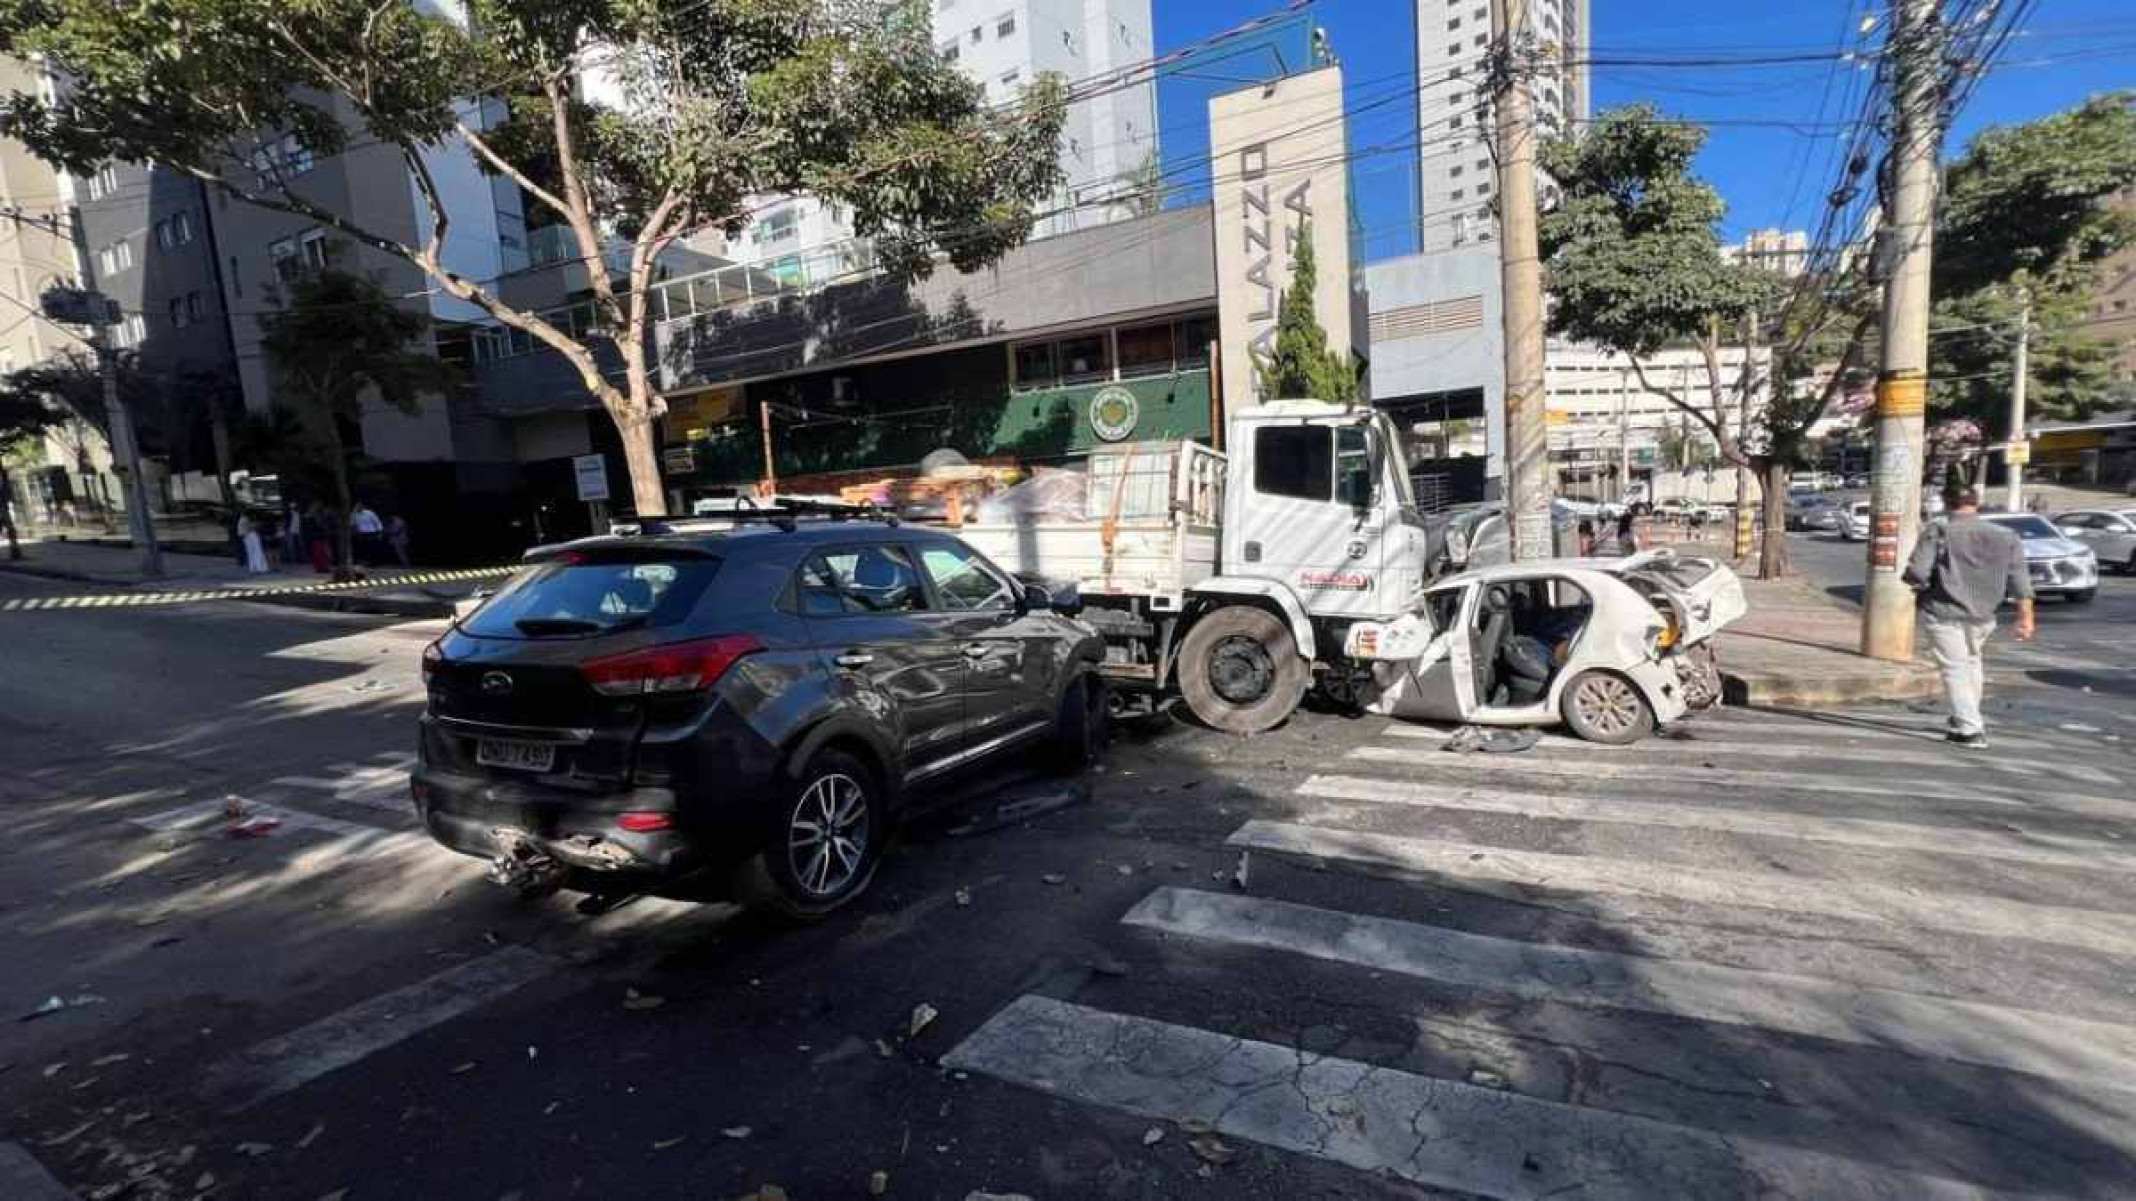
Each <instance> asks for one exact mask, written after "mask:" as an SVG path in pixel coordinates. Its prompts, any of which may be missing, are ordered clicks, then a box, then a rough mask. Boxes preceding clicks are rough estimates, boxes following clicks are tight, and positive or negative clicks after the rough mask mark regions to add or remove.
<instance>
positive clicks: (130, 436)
mask: <svg viewBox="0 0 2136 1201" xmlns="http://www.w3.org/2000/svg"><path fill="white" fill-rule="evenodd" d="M67 216H68V232H69V234H70V235H71V236H72V238H73V240H74V253H75V255H76V256H77V257H78V258H80V260H81V265H82V288H83V291H85V292H87V293H88V301H89V349H90V350H91V351H93V352H94V353H95V355H96V373H97V376H98V378H99V379H100V380H101V381H102V383H103V385H104V419H105V420H106V421H108V422H110V423H111V450H112V454H113V455H114V456H116V457H117V458H118V460H119V462H120V463H122V464H124V465H125V468H126V535H127V537H129V538H131V539H132V540H133V544H134V548H135V549H136V550H139V551H140V552H141V574H142V575H144V576H147V577H149V578H150V579H154V578H157V577H160V576H161V575H162V574H163V547H162V546H161V545H159V544H158V543H157V542H156V522H155V519H154V518H153V517H151V516H150V515H149V509H148V475H147V473H146V472H144V471H142V470H141V442H140V439H139V438H137V437H136V436H135V435H134V426H133V413H132V412H131V411H130V410H128V409H127V407H126V400H125V397H124V396H123V395H122V394H121V393H120V391H119V361H118V354H117V352H116V351H114V350H113V349H112V345H111V304H110V302H109V301H108V300H106V299H105V297H104V294H103V293H101V292H99V291H97V290H96V266H95V264H94V263H93V262H92V261H91V259H90V257H89V235H88V231H87V229H86V227H85V226H84V225H83V223H82V210H81V207H80V206H79V205H75V206H72V207H70V208H69V209H68V210H67Z"/></svg>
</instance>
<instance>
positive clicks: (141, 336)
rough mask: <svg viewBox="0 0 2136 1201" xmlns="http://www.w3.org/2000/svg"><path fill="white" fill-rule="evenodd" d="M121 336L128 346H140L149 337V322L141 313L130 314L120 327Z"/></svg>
mask: <svg viewBox="0 0 2136 1201" xmlns="http://www.w3.org/2000/svg"><path fill="white" fill-rule="evenodd" d="M119 335H120V338H121V340H122V341H123V342H124V343H125V344H126V345H128V346H139V345H140V344H141V343H142V342H143V341H144V340H146V339H147V337H148V322H146V321H144V320H142V319H141V314H139V313H133V314H129V315H128V316H127V318H126V320H125V321H123V322H121V323H120V325H119Z"/></svg>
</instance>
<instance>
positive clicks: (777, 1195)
mask: <svg viewBox="0 0 2136 1201" xmlns="http://www.w3.org/2000/svg"><path fill="white" fill-rule="evenodd" d="M741 1201H792V1198H790V1197H788V1196H787V1195H786V1190H785V1189H782V1188H780V1187H779V1186H778V1185H776V1184H766V1185H761V1186H759V1187H758V1188H757V1191H755V1192H753V1193H750V1194H748V1195H746V1196H744V1197H743V1198H742V1199H741Z"/></svg>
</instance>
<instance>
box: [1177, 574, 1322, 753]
mask: <svg viewBox="0 0 2136 1201" xmlns="http://www.w3.org/2000/svg"><path fill="white" fill-rule="evenodd" d="M1312 675H1313V673H1312V670H1311V668H1309V667H1308V666H1307V665H1306V662H1305V659H1304V658H1303V657H1302V656H1300V655H1299V653H1298V641H1297V639H1295V638H1293V637H1291V632H1290V627H1289V626H1288V625H1286V624H1284V622H1283V621H1282V619H1280V618H1278V617H1277V616H1276V615H1274V614H1273V613H1270V612H1269V611H1268V610H1266V609H1256V608H1254V607H1252V606H1250V605H1227V606H1225V607H1224V608H1221V609H1218V610H1217V611H1216V612H1214V613H1211V614H1209V615H1208V616H1206V617H1203V618H1202V619H1201V620H1200V621H1197V622H1195V623H1194V628H1193V629H1191V630H1188V631H1187V636H1186V638H1185V639H1184V640H1183V641H1182V642H1181V644H1180V648H1179V691H1180V695H1182V696H1184V697H1185V698H1186V701H1187V708H1188V709H1189V710H1191V711H1192V712H1193V714H1194V716H1195V717H1197V718H1199V719H1201V721H1202V722H1203V723H1204V724H1205V725H1208V726H1210V727H1212V728H1214V729H1218V730H1222V731H1224V732H1225V733H1227V734H1258V733H1260V732H1261V731H1263V730H1268V729H1273V728H1274V727H1275V726H1276V725H1277V724H1278V723H1280V722H1282V721H1283V719H1284V718H1287V717H1289V716H1290V715H1291V713H1292V712H1293V711H1294V710H1296V709H1297V708H1298V702H1299V700H1301V699H1302V698H1303V697H1304V696H1305V689H1306V685H1308V684H1310V683H1312Z"/></svg>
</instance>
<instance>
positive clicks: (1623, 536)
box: [1599, 511, 1639, 559]
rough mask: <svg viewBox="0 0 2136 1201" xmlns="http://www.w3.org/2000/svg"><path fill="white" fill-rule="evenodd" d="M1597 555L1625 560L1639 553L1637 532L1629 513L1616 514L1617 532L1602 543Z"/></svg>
mask: <svg viewBox="0 0 2136 1201" xmlns="http://www.w3.org/2000/svg"><path fill="white" fill-rule="evenodd" d="M1599 553H1601V554H1604V555H1617V556H1620V557H1623V558H1626V559H1629V558H1631V557H1632V556H1633V555H1636V554H1638V553H1639V530H1638V528H1637V527H1636V526H1635V525H1634V524H1633V522H1632V515H1631V513H1630V512H1629V511H1626V512H1624V513H1620V514H1618V516H1617V530H1616V532H1615V533H1614V534H1611V535H1610V536H1609V537H1608V539H1606V540H1605V541H1604V543H1603V545H1602V546H1601V548H1600V552H1599Z"/></svg>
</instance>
